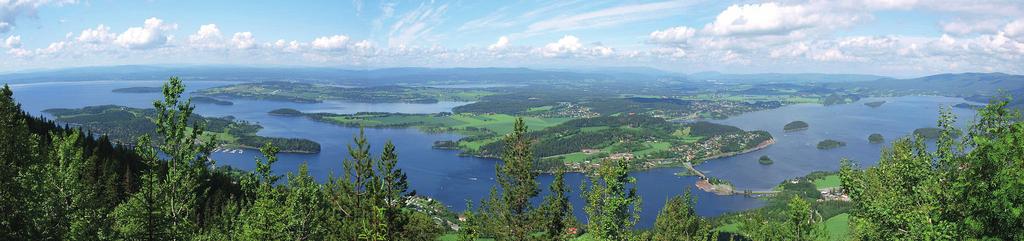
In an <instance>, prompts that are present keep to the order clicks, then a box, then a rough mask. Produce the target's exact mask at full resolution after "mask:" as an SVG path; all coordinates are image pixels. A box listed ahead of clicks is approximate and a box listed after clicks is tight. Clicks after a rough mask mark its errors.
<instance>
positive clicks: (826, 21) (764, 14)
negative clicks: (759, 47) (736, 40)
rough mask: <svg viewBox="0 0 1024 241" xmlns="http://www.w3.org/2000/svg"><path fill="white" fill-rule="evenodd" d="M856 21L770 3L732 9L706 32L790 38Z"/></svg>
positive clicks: (851, 17) (815, 9)
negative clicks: (821, 28) (796, 33)
mask: <svg viewBox="0 0 1024 241" xmlns="http://www.w3.org/2000/svg"><path fill="white" fill-rule="evenodd" d="M857 19H859V17H858V16H856V15H849V14H843V13H839V12H835V11H832V12H829V11H828V9H825V8H821V7H817V6H816V5H814V6H812V5H789V6H784V5H779V4H777V3H774V2H769V3H764V4H748V5H732V6H729V7H728V8H726V9H725V11H722V12H721V13H719V14H718V16H717V17H715V21H714V22H712V23H710V24H708V25H707V26H705V27H704V31H707V32H709V33H711V34H715V35H719V36H733V35H787V34H790V33H791V32H793V31H796V30H800V29H806V28H812V27H826V28H833V27H838V26H846V25H849V24H852V23H853V22H854V21H856V20H857Z"/></svg>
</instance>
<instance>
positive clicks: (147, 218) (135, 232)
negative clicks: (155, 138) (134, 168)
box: [110, 135, 170, 240]
mask: <svg viewBox="0 0 1024 241" xmlns="http://www.w3.org/2000/svg"><path fill="white" fill-rule="evenodd" d="M135 151H136V152H138V153H139V156H140V157H141V158H142V160H143V161H144V162H145V164H146V168H147V171H145V172H144V173H143V174H142V178H141V179H142V180H141V181H142V183H141V185H140V186H139V190H138V192H135V194H133V195H132V196H131V197H129V198H128V200H127V201H125V202H124V203H121V204H119V205H118V206H117V207H116V208H114V211H113V212H112V213H111V214H110V216H111V217H112V219H113V220H114V223H113V224H114V226H113V230H114V231H115V232H116V237H117V239H123V240H169V238H168V236H167V226H168V223H170V220H168V215H166V214H165V204H166V201H165V199H164V191H165V190H164V189H163V188H162V182H161V180H160V174H159V172H158V169H159V167H160V164H159V163H158V161H157V155H156V151H155V150H153V148H152V142H150V139H149V136H148V135H143V136H141V137H139V140H138V141H136V148H135Z"/></svg>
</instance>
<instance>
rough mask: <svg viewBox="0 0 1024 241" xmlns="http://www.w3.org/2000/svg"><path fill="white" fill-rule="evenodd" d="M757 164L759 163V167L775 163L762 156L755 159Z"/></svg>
mask: <svg viewBox="0 0 1024 241" xmlns="http://www.w3.org/2000/svg"><path fill="white" fill-rule="evenodd" d="M757 163H761V165H771V164H773V163H775V161H772V159H771V158H768V156H765V155H762V156H761V157H760V158H757Z"/></svg>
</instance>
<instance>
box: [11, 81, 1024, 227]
mask: <svg viewBox="0 0 1024 241" xmlns="http://www.w3.org/2000/svg"><path fill="white" fill-rule="evenodd" d="M183 90H184V87H183V86H182V84H181V81H179V80H178V79H177V78H172V79H170V80H169V81H168V82H167V83H166V84H165V85H164V86H163V93H164V94H165V99H164V100H161V101H157V102H156V103H155V104H154V111H155V112H154V114H155V116H156V118H154V119H153V121H154V122H155V125H156V134H155V135H152V136H151V135H142V136H141V137H139V139H138V140H137V141H136V143H137V145H135V147H134V148H131V147H126V146H124V145H119V144H116V143H110V142H109V141H108V138H105V137H103V136H99V137H93V135H92V134H89V133H83V132H82V131H79V130H77V129H72V128H66V127H59V126H56V125H54V124H53V122H50V121H46V120H42V119H39V118H34V117H30V116H27V115H26V114H25V113H24V112H23V111H22V110H21V109H20V106H19V105H18V104H17V102H16V100H14V99H13V93H12V92H11V90H10V88H9V87H6V86H5V87H4V88H3V90H2V93H0V215H3V216H2V217H0V240H434V239H443V240H450V239H452V240H479V239H490V238H493V239H496V240H715V239H718V238H720V237H726V236H731V235H738V236H735V238H738V239H739V238H746V239H752V240H824V239H839V240H842V239H851V240H965V239H966V240H974V239H979V240H981V239H983V240H1022V239H1024V229H1021V228H1020V227H1024V122H1021V116H1020V113H1019V112H1015V111H1011V110H1010V109H1007V108H1006V104H1007V102H1005V101H994V102H992V103H991V104H989V105H988V106H986V107H984V108H982V109H980V110H979V114H978V116H979V117H978V119H977V120H976V122H975V123H976V124H974V125H973V126H971V127H970V128H968V129H967V130H964V131H963V133H964V135H963V136H962V137H961V138H960V139H957V138H954V133H956V132H957V130H956V127H955V126H954V125H953V123H954V119H953V118H954V117H953V116H952V114H950V112H948V111H944V112H942V113H940V118H939V119H940V120H939V122H938V128H939V129H941V131H940V135H939V137H938V138H937V141H936V143H937V144H936V148H935V150H934V151H930V150H929V149H928V148H927V147H926V145H925V144H924V142H923V140H922V139H921V138H920V137H910V138H901V139H898V140H896V141H894V142H892V143H891V144H890V147H888V148H885V149H884V151H883V153H882V158H881V160H879V162H878V166H875V167H866V168H864V167H855V166H852V165H850V164H849V162H844V164H843V167H842V169H841V170H840V172H839V174H838V175H839V177H840V180H841V182H840V185H839V187H838V188H837V191H838V192H841V193H843V194H846V195H848V196H849V198H850V199H849V200H848V201H845V202H846V204H843V205H846V207H843V208H836V206H835V202H833V201H827V202H826V201H818V198H821V197H820V196H821V194H819V193H818V192H817V190H815V189H814V187H810V186H807V185H817V184H807V183H808V182H796V183H793V184H792V185H787V184H784V185H783V186H784V187H783V189H782V191H781V192H779V193H778V194H776V196H775V197H773V198H772V199H771V201H770V202H771V203H770V204H769V206H767V207H765V208H762V209H757V210H754V211H751V212H745V213H739V214H735V215H732V216H730V218H732V219H731V220H732V221H736V222H732V223H728V224H729V225H732V226H731V228H726V227H724V226H719V225H725V224H726V223H725V222H724V221H728V220H719V219H709V218H704V217H700V216H698V215H696V214H695V209H694V205H696V201H695V200H694V198H693V197H692V196H691V195H689V194H688V193H687V194H684V195H681V196H678V197H673V198H672V199H670V201H669V202H668V203H667V204H666V206H665V207H663V209H662V210H661V212H660V213H659V215H658V218H657V220H656V222H655V225H654V227H653V228H651V229H636V228H635V225H636V223H637V220H638V217H639V216H638V213H639V211H640V210H639V209H640V207H641V205H640V204H641V203H642V202H643V201H644V200H641V199H640V198H639V195H638V193H637V189H636V188H637V186H636V185H637V184H636V179H635V178H633V177H631V176H630V174H629V170H630V169H631V167H630V164H629V163H628V162H626V161H625V160H623V159H604V160H603V161H602V163H600V165H597V166H595V168H593V169H591V170H589V172H588V173H589V177H588V178H587V180H586V181H585V182H584V183H582V184H579V185H581V186H580V187H575V186H574V183H566V182H565V181H564V176H563V172H561V171H558V172H556V173H555V175H554V181H552V182H551V184H550V185H549V186H547V187H541V185H540V184H539V183H538V181H537V180H536V177H537V176H538V175H539V174H538V173H537V172H536V171H535V169H536V168H535V167H534V166H533V165H535V162H534V160H535V154H534V153H535V152H536V151H542V150H541V149H539V148H537V147H536V146H535V145H533V143H534V142H535V141H536V140H535V139H533V138H534V136H533V135H532V134H530V132H528V128H527V126H526V123H525V122H524V121H523V120H522V119H521V118H520V119H517V120H516V121H514V123H513V128H512V130H511V131H510V132H509V134H507V135H504V136H503V138H502V142H501V143H502V147H501V150H502V151H501V158H502V160H503V162H502V163H501V164H499V165H498V166H497V171H496V175H495V177H494V179H495V180H496V183H497V184H496V186H495V187H493V189H492V191H491V194H490V195H489V196H488V197H487V198H484V199H483V200H470V201H469V202H467V204H466V205H467V206H468V208H467V211H465V212H464V213H462V214H458V215H456V214H452V213H450V212H448V211H447V210H445V208H444V205H459V204H439V203H436V202H434V201H430V200H429V199H428V198H425V197H418V196H416V195H415V192H414V191H412V190H409V188H408V187H409V183H408V180H406V176H405V174H404V172H403V171H402V170H401V169H399V168H397V164H398V161H399V160H400V157H399V156H397V155H396V153H398V152H397V151H396V147H395V146H394V145H391V144H390V143H388V144H386V145H385V146H384V148H383V151H382V153H381V154H379V155H374V154H371V153H370V151H369V150H370V148H369V144H368V142H367V139H366V138H365V136H363V135H361V134H360V135H357V136H355V137H354V139H353V144H352V145H351V146H350V151H349V156H347V157H339V158H344V161H341V162H340V163H339V165H341V166H342V167H343V170H344V171H343V172H341V173H340V174H338V175H335V176H333V177H332V178H331V179H330V180H329V181H327V182H324V183H319V182H316V181H314V180H313V178H312V177H311V176H310V175H309V173H308V170H307V168H306V167H305V166H303V167H301V168H300V169H299V171H298V172H297V173H290V174H288V176H287V180H286V181H283V179H281V178H282V176H279V175H275V174H274V173H273V172H271V169H272V167H273V165H274V163H275V162H276V161H277V153H278V152H279V149H278V148H277V147H274V146H273V145H269V144H268V145H265V146H264V147H263V148H261V149H260V151H261V152H262V153H263V154H264V156H263V157H262V158H258V159H256V160H255V162H256V164H257V165H256V168H255V169H254V170H252V171H250V172H245V171H237V170H230V169H210V166H211V164H214V162H215V161H216V160H212V159H210V158H209V154H210V151H211V150H212V148H213V146H214V145H215V144H216V143H214V142H212V141H205V140H209V139H204V136H205V135H208V134H207V133H205V132H204V127H203V126H202V125H196V123H192V122H190V121H189V118H188V117H190V116H192V112H193V108H194V107H193V106H189V105H188V103H189V102H187V101H184V100H183V99H182V98H181V94H182V92H183ZM588 121H590V122H595V123H600V124H601V125H602V126H612V125H615V126H630V125H644V124H646V123H648V122H647V121H644V120H642V119H640V120H633V119H629V118H625V119H591V120H588ZM570 125H582V126H589V125H590V124H587V123H573V124H570ZM705 125H706V124H705ZM697 129H704V130H711V133H708V134H713V133H720V132H735V131H737V130H735V129H732V128H728V127H723V128H717V129H716V128H710V127H701V128H693V130H697ZM556 130H557V129H556ZM680 134H683V133H680ZM685 134H688V135H689V134H694V135H699V134H700V133H685ZM154 139H155V140H160V141H153V140H154ZM822 175H826V174H822ZM818 176H820V175H818ZM818 176H815V177H813V178H812V177H808V178H807V179H809V180H817V179H824V178H826V177H818ZM541 188H546V189H548V190H549V191H550V192H548V193H549V194H548V195H546V196H543V197H541V196H540V193H541ZM572 190H580V194H582V195H581V196H582V197H583V199H584V200H585V205H583V206H581V207H575V206H573V205H572V203H571V202H569V201H568V197H569V195H572V194H571V192H572ZM830 205H831V206H830ZM849 206H852V207H849ZM578 208H582V209H583V210H584V212H585V213H586V217H587V218H586V219H583V220H579V219H576V218H575V217H574V216H573V215H572V210H573V209H578ZM837 212H843V213H837ZM826 218H828V219H826ZM832 220H847V221H848V224H847V225H846V227H847V228H848V230H849V233H848V234H846V235H842V236H840V234H839V233H835V232H831V231H830V230H832V228H833V227H834V226H835V223H840V224H841V222H832Z"/></svg>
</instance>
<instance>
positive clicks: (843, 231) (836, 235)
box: [824, 213, 850, 240]
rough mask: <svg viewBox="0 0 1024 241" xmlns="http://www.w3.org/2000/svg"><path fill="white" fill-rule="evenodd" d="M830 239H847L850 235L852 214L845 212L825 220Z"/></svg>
mask: <svg viewBox="0 0 1024 241" xmlns="http://www.w3.org/2000/svg"><path fill="white" fill-rule="evenodd" d="M824 225H825V232H826V233H828V240H846V239H847V238H849V236H850V214H848V213H843V214H839V215H836V216H835V217H832V218H829V219H828V220H825V224H824Z"/></svg>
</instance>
